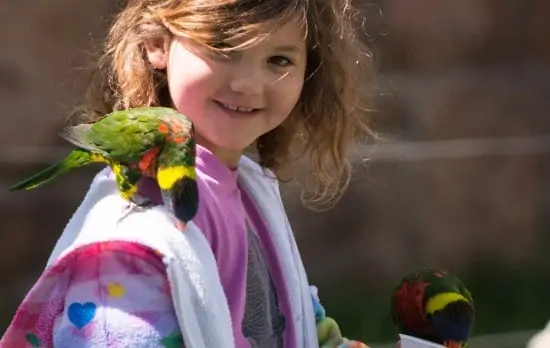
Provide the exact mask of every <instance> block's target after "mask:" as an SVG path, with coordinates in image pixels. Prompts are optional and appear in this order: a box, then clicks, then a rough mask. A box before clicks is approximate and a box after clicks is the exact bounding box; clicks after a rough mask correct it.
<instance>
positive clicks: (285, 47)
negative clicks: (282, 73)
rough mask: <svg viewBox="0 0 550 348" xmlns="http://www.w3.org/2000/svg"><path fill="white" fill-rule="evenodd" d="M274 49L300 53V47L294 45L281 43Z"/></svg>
mask: <svg viewBox="0 0 550 348" xmlns="http://www.w3.org/2000/svg"><path fill="white" fill-rule="evenodd" d="M275 50H276V51H280V52H288V53H300V52H302V49H301V48H300V47H298V46H296V45H281V46H276V47H275Z"/></svg>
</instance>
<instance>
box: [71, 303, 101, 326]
mask: <svg viewBox="0 0 550 348" xmlns="http://www.w3.org/2000/svg"><path fill="white" fill-rule="evenodd" d="M96 309H97V306H96V305H95V304H94V303H92V302H87V303H84V304H82V303H78V302H75V303H73V304H71V305H70V306H69V312H68V315H69V320H70V321H71V323H73V324H74V326H76V327H77V328H79V329H82V328H83V327H84V326H86V325H87V324H88V323H89V322H90V321H92V319H94V317H95V312H96Z"/></svg>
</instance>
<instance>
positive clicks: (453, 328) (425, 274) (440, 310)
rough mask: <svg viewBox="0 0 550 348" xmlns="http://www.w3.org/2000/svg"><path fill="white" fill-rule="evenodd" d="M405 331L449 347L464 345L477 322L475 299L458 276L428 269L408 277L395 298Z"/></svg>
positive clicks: (395, 309)
mask: <svg viewBox="0 0 550 348" xmlns="http://www.w3.org/2000/svg"><path fill="white" fill-rule="evenodd" d="M391 313H392V317H393V321H394V323H395V324H396V325H397V327H398V328H399V331H400V333H401V334H406V335H409V336H413V337H417V338H420V339H424V340H427V341H431V342H434V343H438V344H442V345H444V346H445V347H448V348H464V347H466V346H467V341H468V339H469V337H470V334H471V331H472V328H473V324H474V314H475V309H474V300H473V299H472V295H471V293H470V291H469V290H468V289H467V288H466V286H464V284H463V283H462V282H461V281H460V279H458V277H456V276H455V275H453V274H451V273H449V272H447V271H445V270H440V269H424V270H422V271H420V272H416V273H413V274H410V275H408V276H406V277H404V278H403V279H402V280H401V282H400V283H399V285H398V286H397V288H396V289H395V291H394V293H393V296H392V299H391Z"/></svg>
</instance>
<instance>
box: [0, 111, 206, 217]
mask: <svg viewBox="0 0 550 348" xmlns="http://www.w3.org/2000/svg"><path fill="white" fill-rule="evenodd" d="M60 135H61V137H63V138H64V139H65V140H67V141H69V142H70V143H72V144H73V145H75V146H76V148H74V149H73V150H72V151H71V152H70V153H69V154H68V155H67V157H65V158H64V159H63V160H61V161H60V162H58V163H56V164H53V165H51V166H49V167H47V168H45V169H44V170H42V171H40V172H38V173H36V174H34V175H32V176H31V177H29V178H27V179H25V180H22V181H20V182H18V183H16V184H14V185H13V186H11V190H21V189H26V190H30V189H33V188H35V187H37V186H40V185H42V184H44V183H47V182H49V181H51V180H53V179H54V178H56V177H57V176H59V175H61V174H64V173H66V172H69V171H70V170H72V169H75V168H78V167H83V166H85V165H88V164H90V163H105V164H107V165H109V166H110V167H111V168H112V170H113V172H114V173H115V176H116V182H117V186H118V189H119V191H120V193H121V195H122V196H123V197H124V198H125V199H127V200H132V198H133V197H134V195H135V193H136V192H137V187H138V181H139V180H140V179H141V178H142V177H151V178H154V179H156V181H157V182H158V184H159V187H160V189H161V193H162V198H163V202H164V204H165V206H166V207H167V208H168V209H169V210H170V211H172V212H173V213H174V215H175V217H176V218H177V219H178V220H180V221H181V222H183V223H187V222H188V221H189V220H191V219H192V218H193V217H194V216H195V214H196V212H197V209H198V199H199V198H198V188H197V184H196V182H195V151H196V149H195V140H194V128H193V124H192V123H191V121H190V120H189V119H188V118H187V117H185V116H183V115H182V114H180V113H178V112H177V111H176V110H174V109H171V108H166V107H142V108H133V109H128V110H122V111H115V112H112V113H109V114H107V115H105V116H104V117H103V118H101V119H100V120H99V121H97V122H94V123H88V124H79V125H76V126H72V127H66V128H65V129H64V131H63V132H62V133H61V134H60ZM138 205H139V204H138Z"/></svg>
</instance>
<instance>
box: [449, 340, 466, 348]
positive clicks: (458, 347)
mask: <svg viewBox="0 0 550 348" xmlns="http://www.w3.org/2000/svg"><path fill="white" fill-rule="evenodd" d="M445 347H447V348H462V343H460V342H457V341H447V342H445Z"/></svg>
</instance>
